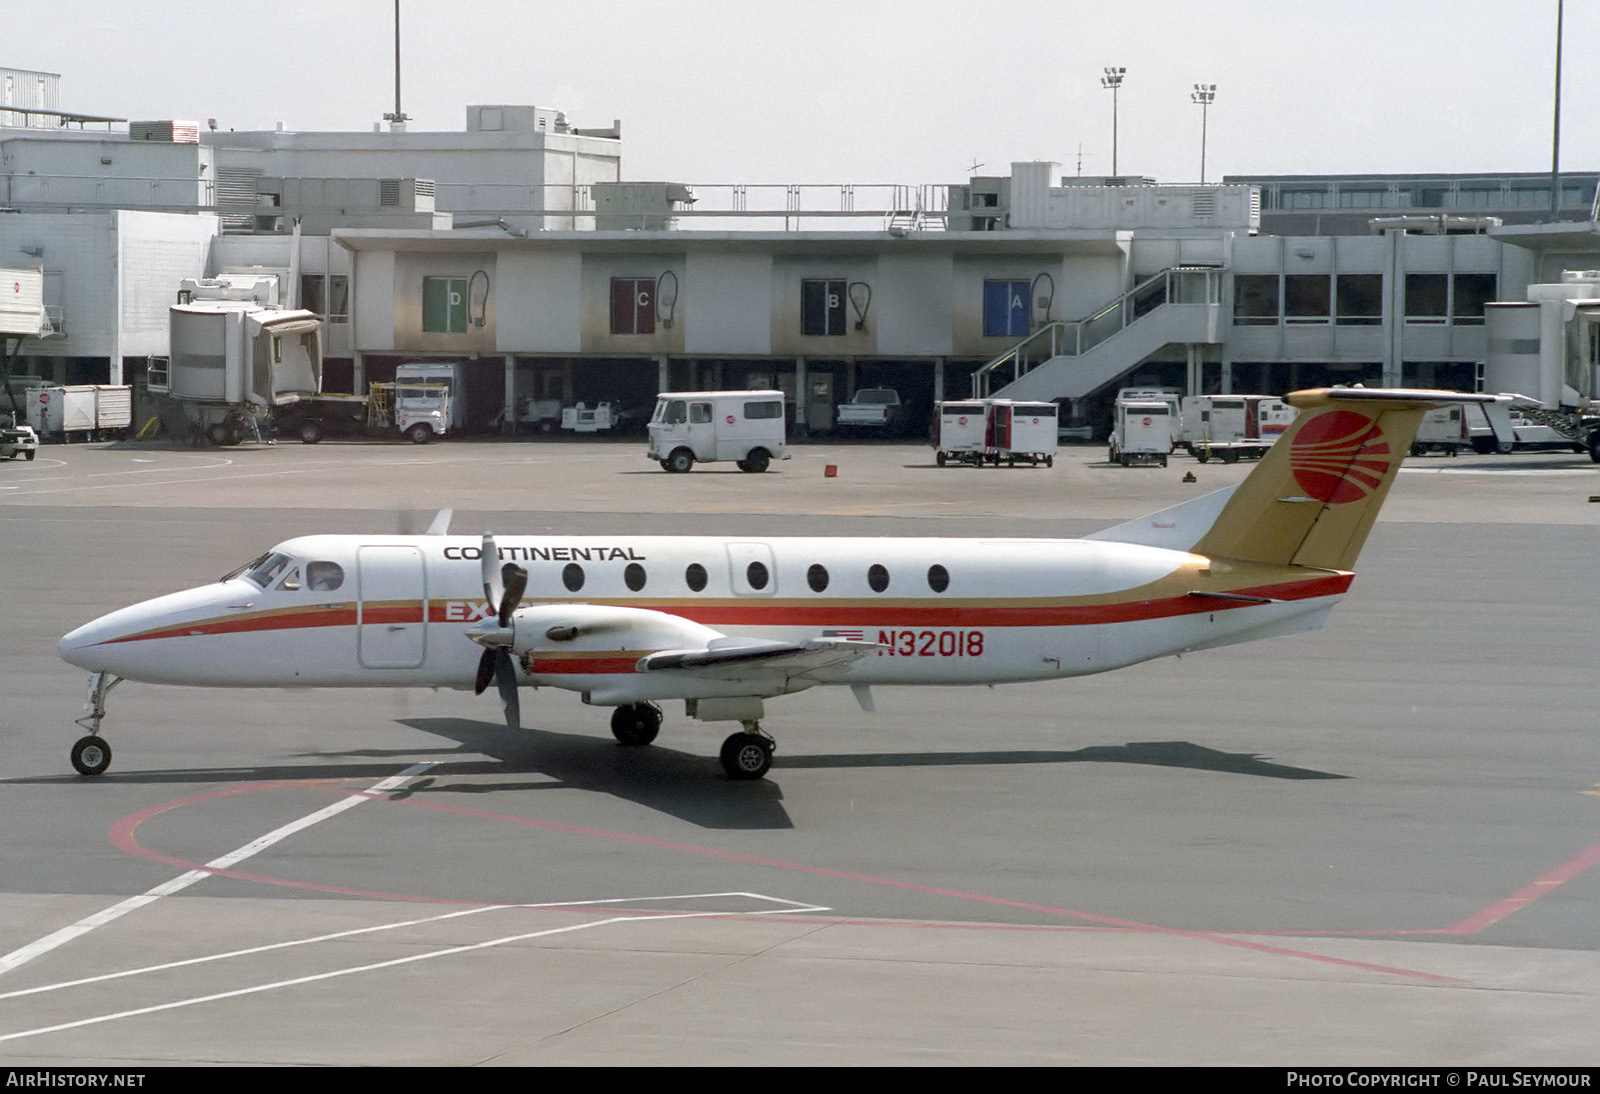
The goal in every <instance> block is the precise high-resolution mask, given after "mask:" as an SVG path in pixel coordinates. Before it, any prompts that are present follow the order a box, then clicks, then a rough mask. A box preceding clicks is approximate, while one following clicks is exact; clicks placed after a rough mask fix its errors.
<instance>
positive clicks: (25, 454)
mask: <svg viewBox="0 0 1600 1094" xmlns="http://www.w3.org/2000/svg"><path fill="white" fill-rule="evenodd" d="M38 454H39V434H37V433H35V432H34V431H33V426H31V425H29V424H28V423H27V422H22V423H20V424H19V423H16V422H14V421H13V420H12V418H11V416H10V415H9V414H8V415H6V416H5V417H4V418H3V419H0V456H3V457H5V458H6V459H8V460H14V459H16V458H17V457H18V456H21V457H22V458H23V459H25V460H31V459H33V458H34V457H35V456H36V455H38Z"/></svg>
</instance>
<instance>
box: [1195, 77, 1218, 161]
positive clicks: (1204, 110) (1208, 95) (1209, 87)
mask: <svg viewBox="0 0 1600 1094" xmlns="http://www.w3.org/2000/svg"><path fill="white" fill-rule="evenodd" d="M1216 97H1217V85H1216V84H1195V85H1194V94H1192V95H1190V96H1189V98H1190V99H1192V100H1193V101H1195V102H1197V103H1199V104H1200V185H1201V186H1204V185H1205V184H1206V121H1207V119H1208V116H1209V115H1210V113H1211V104H1212V103H1213V102H1214V101H1215V100H1216Z"/></svg>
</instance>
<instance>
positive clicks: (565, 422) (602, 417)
mask: <svg viewBox="0 0 1600 1094" xmlns="http://www.w3.org/2000/svg"><path fill="white" fill-rule="evenodd" d="M616 424H617V413H616V410H615V409H614V408H613V407H612V405H611V404H610V403H601V404H600V405H598V406H593V407H590V406H585V405H584V404H583V403H579V404H578V405H577V406H569V407H566V408H565V409H563V410H562V411H561V428H562V429H565V430H569V431H571V432H573V433H601V432H604V431H605V430H608V429H611V428H612V427H614V426H615V425H616Z"/></svg>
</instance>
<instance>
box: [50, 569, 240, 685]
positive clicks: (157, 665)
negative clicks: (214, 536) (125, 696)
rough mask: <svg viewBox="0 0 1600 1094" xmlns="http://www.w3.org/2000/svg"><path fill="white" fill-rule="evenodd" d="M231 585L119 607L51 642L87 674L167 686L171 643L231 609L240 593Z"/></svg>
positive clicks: (63, 655)
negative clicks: (125, 678) (94, 673)
mask: <svg viewBox="0 0 1600 1094" xmlns="http://www.w3.org/2000/svg"><path fill="white" fill-rule="evenodd" d="M249 591H250V590H239V589H233V588H231V585H209V586H202V587H201V588H198V589H189V590H187V591H185V592H181V593H173V594H171V595H170V596H161V597H157V598H156V599H154V600H146V601H144V602H143V603H141V604H135V605H133V606H132V607H129V608H121V609H119V610H117V611H114V612H111V613H110V614H108V615H102V616H101V617H100V618H99V619H96V620H93V621H92V622H89V623H85V624H84V625H83V626H81V627H79V628H78V629H77V630H75V631H70V632H68V633H67V634H65V635H63V636H62V637H61V640H60V641H59V642H57V643H56V649H57V650H58V651H59V652H60V654H61V658H62V660H64V661H66V662H67V663H68V664H72V665H76V666H78V667H79V668H81V669H87V670H88V671H90V672H109V673H113V674H115V675H117V676H123V677H127V678H128V679H133V680H148V681H151V682H155V683H161V682H166V681H165V679H164V678H165V676H167V675H169V673H168V671H167V670H168V669H169V668H171V667H173V666H172V660H173V653H174V646H173V644H174V642H175V641H177V640H179V636H182V635H186V634H190V633H192V632H191V630H190V628H191V627H193V626H195V625H196V624H198V623H201V622H203V621H204V620H207V619H210V618H215V617H216V616H217V615H218V614H219V613H226V612H228V611H229V610H230V609H233V608H243V607H248V604H237V605H233V604H228V603H227V602H228V601H232V600H241V599H243V597H241V596H240V595H239V594H240V593H241V592H243V593H248V592H249Z"/></svg>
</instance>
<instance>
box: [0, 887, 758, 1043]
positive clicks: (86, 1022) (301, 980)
mask: <svg viewBox="0 0 1600 1094" xmlns="http://www.w3.org/2000/svg"><path fill="white" fill-rule="evenodd" d="M726 914H727V913H725V912H664V913H662V914H661V915H644V916H633V915H623V916H613V917H611V918H609V919H597V920H594V921H593V922H591V923H574V924H571V925H569V926H566V927H551V928H548V929H546V930H543V931H528V932H527V933H525V934H514V935H507V936H506V937H504V938H491V939H490V940H489V941H487V942H474V943H472V944H470V945H466V946H451V947H449V948H448V949H443V950H432V951H430V952H428V953H417V954H410V955H408V956H406V957H396V958H393V959H391V960H388V961H375V962H373V963H372V964H370V965H355V966H352V967H350V968H347V969H334V970H333V971H332V972H319V973H313V974H312V975H310V976H298V977H295V978H294V979H292V980H274V981H272V982H271V983H267V984H256V985H254V986H253V987H248V988H235V989H234V990H233V991H219V992H216V993H215V994H213V995H199V996H195V997H194V998H192V999H179V1000H177V1001H175V1002H171V1003H159V1004H157V1005H155V1006H152V1007H139V1008H137V1009H135V1010H123V1011H118V1012H116V1013H115V1014H101V1015H96V1016H95V1017H93V1018H80V1019H78V1020H77V1021H75V1022H62V1023H60V1024H59V1025H54V1026H41V1027H40V1028H38V1029H24V1030H19V1031H18V1032H16V1033H7V1034H3V1035H0V1042H5V1041H15V1040H17V1039H18V1038H21V1037H36V1036H38V1035H39V1034H42V1033H58V1032H60V1031H61V1030H67V1029H78V1028H81V1027H83V1026H93V1025H99V1024H100V1023H102V1022H114V1021H117V1020H118V1019H120V1018H135V1017H138V1016H139V1015H141V1014H157V1013H159V1012H161V1011H164V1010H177V1009H178V1008H180V1007H193V1006H198V1005H200V1004H201V1003H214V1002H217V1001H219V1000H222V999H237V998H238V997H239V996H241V995H255V994H257V993H259V992H264V991H273V990H276V989H278V988H292V987H295V986H297V985H300V984H314V983H316V982H317V981H319V980H333V979H335V978H337V977H341V976H353V975H355V974H356V973H363V972H376V971H377V970H379V969H391V968H395V967H397V966H400V965H410V964H414V963H415V962H418V961H429V960H432V959H433V958H435V957H449V956H451V955H452V954H458V953H471V952H473V951H474V950H487V949H490V948H492V947H494V946H504V945H507V944H509V943H512V942H526V941H528V940H529V939H534V938H549V937H550V936H552V935H558V934H570V933H572V932H573V931H586V930H589V929H590V928H591V927H604V926H607V925H608V924H612V923H641V922H643V923H648V922H651V921H656V920H664V919H707V918H710V917H713V916H721V915H726Z"/></svg>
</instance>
